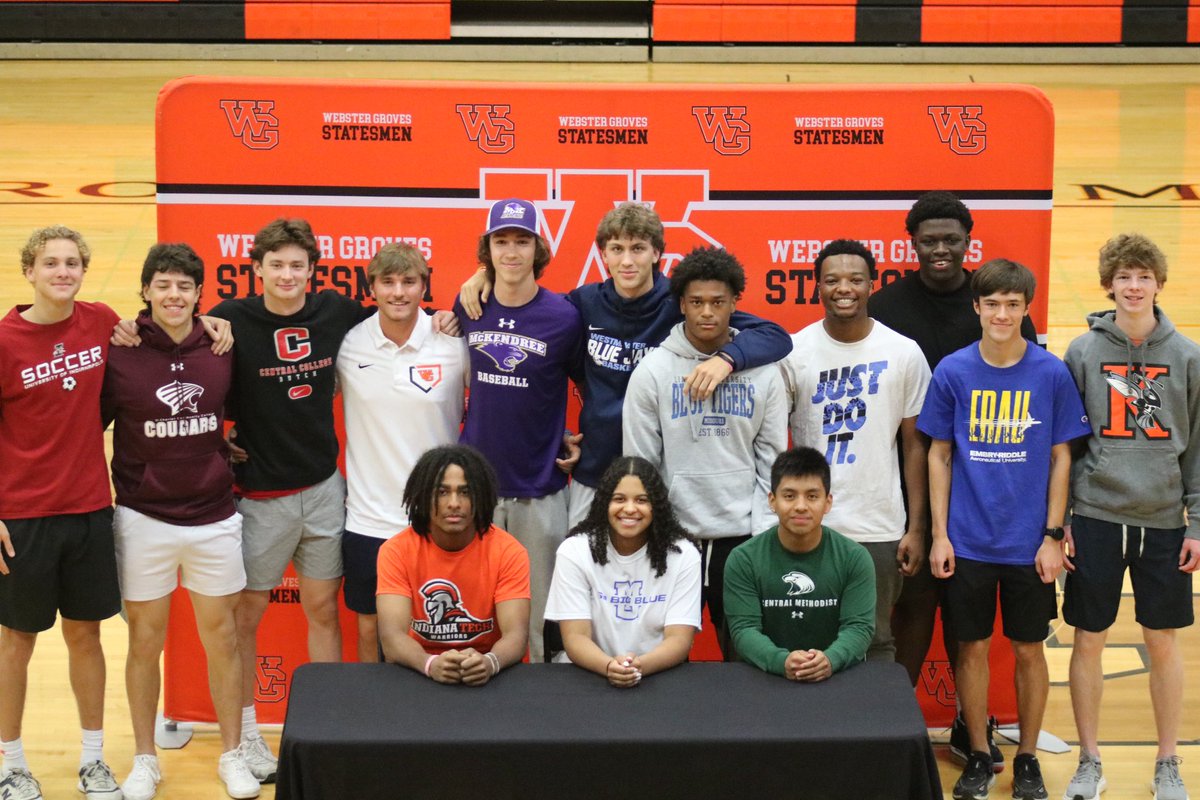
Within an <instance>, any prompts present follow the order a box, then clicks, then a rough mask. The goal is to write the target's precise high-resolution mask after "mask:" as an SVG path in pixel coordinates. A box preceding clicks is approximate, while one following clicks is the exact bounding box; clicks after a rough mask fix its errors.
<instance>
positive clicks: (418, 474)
mask: <svg viewBox="0 0 1200 800" xmlns="http://www.w3.org/2000/svg"><path fill="white" fill-rule="evenodd" d="M451 464H454V465H457V466H458V467H460V468H461V469H462V471H463V476H464V477H466V479H467V488H468V489H469V490H470V493H471V521H472V523H473V525H474V528H475V533H477V534H478V535H480V536H483V534H485V533H486V532H487V530H488V528H490V527H492V518H493V516H494V514H495V512H496V497H497V495H496V491H497V490H496V473H495V472H493V471H492V466H491V464H489V463H488V462H487V459H486V458H484V457H483V454H481V453H480V452H479V451H478V450H476V449H475V448H473V447H470V446H468V445H465V444H454V445H446V446H444V447H434V448H432V449H430V450H426V451H425V452H424V453H423V454H422V455H421V457H420V458H419V459H417V463H416V465H415V466H414V467H413V470H412V472H411V473H410V474H409V476H408V481H407V482H406V483H405V484H404V495H403V502H404V509H405V510H406V511H407V512H408V519H409V525H411V526H412V529H413V530H414V531H416V532H417V534H418V535H420V536H422V537H424V538H429V530H430V520H432V519H433V511H434V504H435V503H436V502H437V501H436V500H435V498H434V494H435V493H436V492H437V490H438V487H439V486H440V485H441V483H442V478H443V477H444V476H445V474H446V468H447V467H449V466H450V465H451Z"/></svg>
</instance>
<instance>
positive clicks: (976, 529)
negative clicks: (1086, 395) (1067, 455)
mask: <svg viewBox="0 0 1200 800" xmlns="http://www.w3.org/2000/svg"><path fill="white" fill-rule="evenodd" d="M917 427H918V428H919V429H920V430H921V431H922V432H924V433H925V434H927V435H929V436H930V437H932V438H934V439H942V440H946V441H950V442H952V443H953V446H954V454H953V458H952V460H951V475H952V477H951V481H950V514H949V519H948V523H947V528H948V532H949V534H950V543H951V544H952V545H954V555H955V557H956V558H968V559H972V560H975V561H985V562H988V563H991V564H1015V565H1031V564H1033V563H1034V559H1035V557H1036V556H1037V551H1038V548H1039V547H1040V546H1041V544H1042V536H1043V531H1044V530H1045V527H1046V493H1047V490H1048V488H1049V484H1050V451H1051V448H1052V447H1053V446H1054V445H1056V444H1061V443H1063V442H1068V441H1070V440H1072V439H1075V438H1078V437H1080V436H1087V435H1089V434H1090V433H1091V427H1090V426H1089V425H1088V420H1087V414H1086V412H1085V411H1084V409H1083V402H1082V401H1081V400H1080V397H1079V390H1078V389H1076V387H1075V382H1074V380H1072V378H1071V374H1070V372H1069V371H1068V370H1067V367H1066V365H1065V364H1063V362H1062V361H1060V360H1059V358H1058V357H1057V356H1055V355H1053V354H1052V353H1049V352H1047V351H1045V350H1043V349H1042V348H1040V347H1030V346H1027V347H1026V348H1025V355H1024V356H1022V357H1021V360H1020V361H1018V362H1017V363H1016V364H1014V365H1012V366H1011V367H1003V368H1001V367H993V366H991V365H990V364H988V363H987V362H986V361H984V360H983V356H981V355H980V353H979V345H978V344H971V345H968V346H966V347H964V348H963V349H961V350H959V351H957V352H955V353H952V354H951V355H949V356H947V357H946V358H945V359H943V360H942V362H941V363H940V364H938V367H937V369H936V370H934V372H933V381H932V383H930V385H929V391H928V393H927V394H926V395H925V406H924V407H923V408H922V409H921V415H920V417H919V418H918V419H917Z"/></svg>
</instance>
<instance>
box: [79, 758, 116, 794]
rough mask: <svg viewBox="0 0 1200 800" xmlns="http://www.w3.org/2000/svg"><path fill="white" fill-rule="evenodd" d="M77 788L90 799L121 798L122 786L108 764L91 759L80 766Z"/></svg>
mask: <svg viewBox="0 0 1200 800" xmlns="http://www.w3.org/2000/svg"><path fill="white" fill-rule="evenodd" d="M75 788H76V789H78V790H79V791H81V792H83V793H84V794H85V795H87V798H88V800H121V798H122V794H121V787H120V786H118V785H117V779H116V777H115V776H114V775H113V773H112V770H111V769H109V768H108V764H105V763H104V762H103V761H89V762H88V763H86V764H84V765H83V766H82V767H80V768H79V783H78V784H76V785H75Z"/></svg>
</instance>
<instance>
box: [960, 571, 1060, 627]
mask: <svg viewBox="0 0 1200 800" xmlns="http://www.w3.org/2000/svg"><path fill="white" fill-rule="evenodd" d="M997 588H998V589H999V591H1000V616H1001V619H1002V620H1003V622H1004V635H1005V636H1007V637H1008V638H1009V639H1011V640H1013V641H1014V642H1040V641H1043V640H1045V638H1046V636H1047V634H1049V632H1050V620H1052V619H1054V618H1055V617H1057V616H1058V607H1057V606H1058V603H1057V598H1055V596H1054V584H1053V583H1042V579H1041V578H1040V577H1038V574H1037V568H1036V567H1035V566H1033V565H1032V564H1030V565H1029V566H1023V565H1022V566H1018V565H1014V564H989V563H987V562H985V561H972V560H971V559H969V558H958V559H955V561H954V574H953V575H951V576H950V578H948V579H947V581H946V602H945V605H944V607H943V613H944V614H945V616H946V623H947V624H948V626H949V629H950V633H951V634H952V635H953V636H954V638H955V639H957V640H958V641H960V642H976V641H979V640H980V639H987V638H988V637H990V636H991V635H992V630H993V628H994V627H995V622H996V590H997Z"/></svg>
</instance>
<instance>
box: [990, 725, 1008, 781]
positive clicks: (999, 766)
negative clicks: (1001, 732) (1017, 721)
mask: <svg viewBox="0 0 1200 800" xmlns="http://www.w3.org/2000/svg"><path fill="white" fill-rule="evenodd" d="M999 727H1000V725H999V723H997V722H996V718H995V717H988V750H989V751H990V752H991V754H992V772H995V773H997V774H999V773H1001V772H1004V753H1001V752H1000V748H999V747H997V746H996V728H999Z"/></svg>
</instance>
